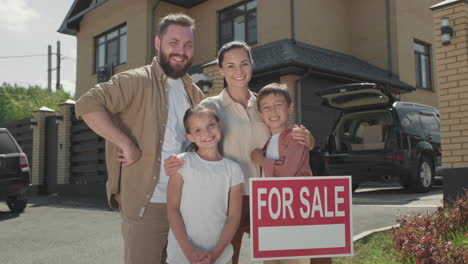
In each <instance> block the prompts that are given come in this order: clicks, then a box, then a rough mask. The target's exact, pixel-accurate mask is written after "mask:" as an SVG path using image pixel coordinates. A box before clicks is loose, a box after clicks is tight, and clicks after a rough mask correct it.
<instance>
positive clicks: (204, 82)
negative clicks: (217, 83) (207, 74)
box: [198, 80, 213, 93]
mask: <svg viewBox="0 0 468 264" xmlns="http://www.w3.org/2000/svg"><path fill="white" fill-rule="evenodd" d="M198 83H199V85H200V87H201V89H202V91H203V92H204V93H207V92H208V90H210V88H211V86H212V85H213V83H212V82H211V81H210V80H201V81H199V82H198Z"/></svg>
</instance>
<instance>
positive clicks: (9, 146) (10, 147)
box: [0, 132, 18, 154]
mask: <svg viewBox="0 0 468 264" xmlns="http://www.w3.org/2000/svg"><path fill="white" fill-rule="evenodd" d="M9 153H18V149H17V147H16V144H15V142H13V139H12V138H11V137H10V135H8V134H7V133H4V132H0V154H9Z"/></svg>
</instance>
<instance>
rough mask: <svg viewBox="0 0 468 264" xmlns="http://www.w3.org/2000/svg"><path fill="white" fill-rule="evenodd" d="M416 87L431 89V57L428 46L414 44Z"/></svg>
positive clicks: (418, 43)
mask: <svg viewBox="0 0 468 264" xmlns="http://www.w3.org/2000/svg"><path fill="white" fill-rule="evenodd" d="M413 47H414V65H415V70H416V87H418V88H425V89H431V87H432V86H431V57H430V48H429V45H426V44H423V43H420V42H414V45H413Z"/></svg>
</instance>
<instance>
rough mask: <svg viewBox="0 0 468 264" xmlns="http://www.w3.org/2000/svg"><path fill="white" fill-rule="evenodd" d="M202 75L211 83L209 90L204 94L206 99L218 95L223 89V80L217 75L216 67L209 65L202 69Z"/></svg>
mask: <svg viewBox="0 0 468 264" xmlns="http://www.w3.org/2000/svg"><path fill="white" fill-rule="evenodd" d="M203 73H204V74H205V75H206V76H207V77H208V79H210V81H211V82H212V85H211V88H210V89H209V90H208V92H207V93H205V96H206V97H210V96H214V95H218V94H219V93H220V92H221V91H222V90H223V89H224V78H223V76H222V75H221V74H220V73H219V70H218V65H217V64H211V65H208V66H205V67H204V68H203Z"/></svg>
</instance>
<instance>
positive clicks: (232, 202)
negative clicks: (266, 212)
mask: <svg viewBox="0 0 468 264" xmlns="http://www.w3.org/2000/svg"><path fill="white" fill-rule="evenodd" d="M241 210H242V183H240V184H236V185H234V186H231V188H230V189H229V205H228V216H227V219H226V223H225V224H224V227H223V230H222V232H221V236H220V238H219V240H218V242H217V243H216V246H215V247H214V248H213V250H212V251H211V257H212V261H213V262H214V261H215V260H216V259H217V258H219V256H221V254H222V253H223V251H224V249H225V248H226V247H227V246H228V245H229V243H231V240H232V239H233V237H234V235H235V234H236V231H237V228H238V227H239V223H240V219H241Z"/></svg>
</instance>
